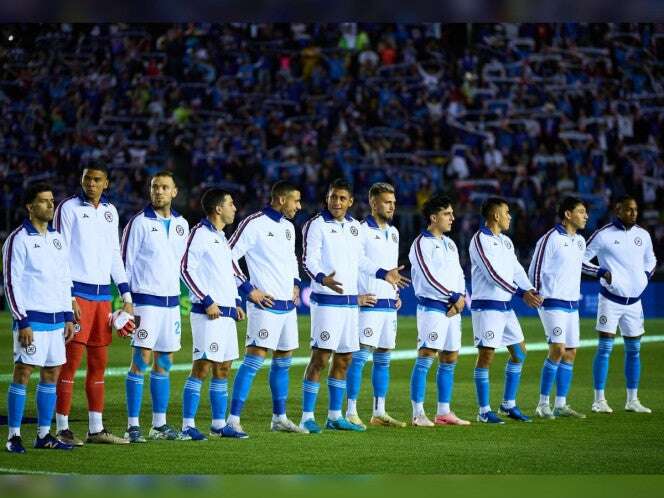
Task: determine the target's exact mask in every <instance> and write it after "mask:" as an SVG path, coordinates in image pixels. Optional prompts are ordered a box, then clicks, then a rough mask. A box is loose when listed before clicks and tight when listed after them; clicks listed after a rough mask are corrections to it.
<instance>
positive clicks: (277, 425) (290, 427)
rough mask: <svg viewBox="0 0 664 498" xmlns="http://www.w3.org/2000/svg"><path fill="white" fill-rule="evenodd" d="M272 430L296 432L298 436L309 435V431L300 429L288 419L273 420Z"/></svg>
mask: <svg viewBox="0 0 664 498" xmlns="http://www.w3.org/2000/svg"><path fill="white" fill-rule="evenodd" d="M270 430H271V431H272V432H295V433H298V434H309V431H308V430H306V429H304V428H302V427H300V426H299V425H297V424H296V423H294V422H293V421H292V420H290V419H288V418H285V419H282V418H280V419H277V420H273V421H272V423H271V424H270Z"/></svg>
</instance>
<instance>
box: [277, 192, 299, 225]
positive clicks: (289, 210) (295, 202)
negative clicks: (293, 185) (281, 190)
mask: <svg viewBox="0 0 664 498" xmlns="http://www.w3.org/2000/svg"><path fill="white" fill-rule="evenodd" d="M281 199H283V200H282V201H281V202H283V208H282V214H283V215H284V216H285V217H286V218H288V219H291V220H292V219H293V218H295V215H296V214H297V212H298V211H299V210H300V209H302V204H300V201H301V199H302V196H301V195H300V191H299V190H293V191H292V192H289V193H288V194H287V195H285V196H283V197H282V198H281Z"/></svg>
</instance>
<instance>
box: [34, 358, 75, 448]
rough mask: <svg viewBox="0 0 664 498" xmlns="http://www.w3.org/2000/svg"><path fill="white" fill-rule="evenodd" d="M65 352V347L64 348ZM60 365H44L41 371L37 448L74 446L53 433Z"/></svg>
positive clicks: (37, 399)
mask: <svg viewBox="0 0 664 498" xmlns="http://www.w3.org/2000/svg"><path fill="white" fill-rule="evenodd" d="M63 352H64V348H63ZM59 373H60V366H59V365H58V366H44V367H42V368H41V371H40V373H39V385H37V396H36V404H37V439H35V448H39V449H57V450H71V449H72V448H73V447H74V446H73V445H71V444H69V443H65V442H64V441H60V440H59V439H57V438H55V437H53V436H52V435H51V421H52V420H53V413H54V412H55V400H56V393H55V391H56V383H57V382H58V375H59Z"/></svg>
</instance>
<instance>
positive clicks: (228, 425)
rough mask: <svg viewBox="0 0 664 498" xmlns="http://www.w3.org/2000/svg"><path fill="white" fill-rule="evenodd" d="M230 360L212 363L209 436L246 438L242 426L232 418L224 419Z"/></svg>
mask: <svg viewBox="0 0 664 498" xmlns="http://www.w3.org/2000/svg"><path fill="white" fill-rule="evenodd" d="M232 363H233V362H232V360H227V361H222V362H219V363H214V365H213V368H212V381H211V382H210V408H211V411H212V423H211V426H210V436H213V437H231V438H239V439H246V438H247V437H249V436H248V435H247V434H246V433H245V432H244V430H243V429H242V426H241V425H240V424H239V422H238V423H234V422H233V421H232V420H230V417H229V420H228V421H227V420H226V408H227V406H228V376H229V374H230V371H231V364H232Z"/></svg>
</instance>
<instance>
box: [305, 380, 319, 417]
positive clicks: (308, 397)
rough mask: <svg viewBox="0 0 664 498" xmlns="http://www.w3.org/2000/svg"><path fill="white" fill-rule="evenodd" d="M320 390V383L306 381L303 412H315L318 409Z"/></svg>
mask: <svg viewBox="0 0 664 498" xmlns="http://www.w3.org/2000/svg"><path fill="white" fill-rule="evenodd" d="M319 389H320V383H318V382H313V381H311V380H306V379H305V380H304V382H303V383H302V411H303V412H313V411H314V409H315V408H316V398H317V397H318V391H319Z"/></svg>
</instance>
